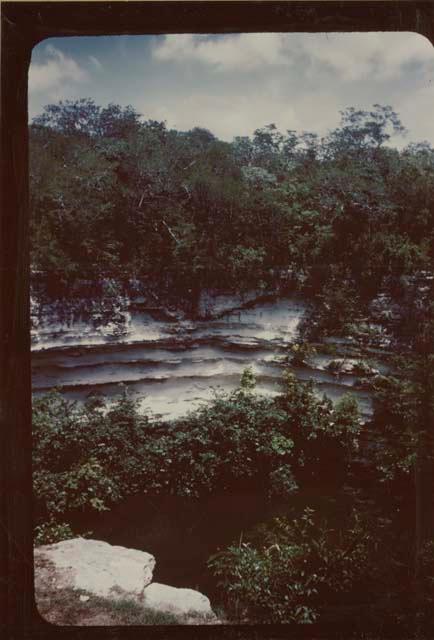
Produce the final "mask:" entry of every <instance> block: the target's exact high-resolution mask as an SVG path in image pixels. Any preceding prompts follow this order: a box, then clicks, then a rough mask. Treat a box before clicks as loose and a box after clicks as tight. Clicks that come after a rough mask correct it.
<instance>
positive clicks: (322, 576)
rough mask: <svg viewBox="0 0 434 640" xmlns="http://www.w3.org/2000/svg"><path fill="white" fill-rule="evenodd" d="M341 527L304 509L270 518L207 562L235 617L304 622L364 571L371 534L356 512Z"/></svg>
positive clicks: (367, 559) (365, 572)
mask: <svg viewBox="0 0 434 640" xmlns="http://www.w3.org/2000/svg"><path fill="white" fill-rule="evenodd" d="M346 525H347V526H346V527H345V528H340V529H338V530H336V529H334V528H329V526H328V525H327V523H326V522H321V521H319V520H318V518H316V517H315V513H314V511H313V510H312V509H309V508H306V509H305V510H304V512H303V514H302V515H301V517H300V518H298V519H294V520H292V521H290V520H288V519H286V518H276V519H274V520H273V522H272V523H271V524H270V525H264V526H262V527H261V528H260V529H258V530H257V531H256V533H255V534H254V535H253V536H252V540H251V541H248V542H240V543H239V544H238V545H236V546H230V547H228V548H227V549H226V550H225V551H223V552H220V553H218V554H216V555H214V556H212V557H211V558H210V560H209V562H208V564H209V567H210V568H211V570H212V571H213V573H214V575H215V576H216V577H217V578H218V585H219V587H220V589H221V590H222V592H223V598H224V602H225V606H226V609H227V612H228V614H229V616H230V617H231V618H232V619H234V620H236V621H237V622H243V621H246V620H248V621H249V622H260V623H261V622H262V623H263V622H266V623H289V622H297V623H300V622H301V623H310V622H314V621H315V620H316V619H317V618H318V617H319V615H320V613H321V611H322V610H323V608H324V607H325V606H326V605H327V604H329V603H330V602H333V599H334V597H335V594H337V593H340V592H346V591H349V590H350V589H351V588H353V587H354V585H355V584H356V583H357V582H358V581H360V580H361V579H362V578H363V577H364V576H366V575H369V571H370V544H371V535H370V533H369V530H368V528H367V527H366V525H365V524H364V523H363V521H362V520H361V518H360V517H359V516H357V514H355V513H354V514H352V516H351V518H350V519H349V521H348V522H347V523H346Z"/></svg>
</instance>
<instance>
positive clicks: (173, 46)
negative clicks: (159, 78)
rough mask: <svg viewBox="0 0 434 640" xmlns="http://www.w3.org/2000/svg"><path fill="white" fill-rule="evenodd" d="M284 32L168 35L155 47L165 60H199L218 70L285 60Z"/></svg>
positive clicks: (156, 52) (249, 67)
mask: <svg viewBox="0 0 434 640" xmlns="http://www.w3.org/2000/svg"><path fill="white" fill-rule="evenodd" d="M281 45H282V36H281V34H278V33H260V34H255V33H243V34H239V35H229V36H227V35H225V36H219V37H209V36H206V37H204V36H197V35H190V34H183V35H176V36H166V38H165V39H164V40H163V42H161V43H158V44H157V45H156V46H155V47H154V50H153V55H154V58H156V59H157V60H162V61H177V62H189V61H197V62H202V63H204V64H209V65H212V66H213V67H214V68H215V69H216V70H228V69H234V70H239V71H242V70H251V69H254V68H257V67H263V66H265V65H270V64H271V65H276V64H285V63H286V58H285V57H284V56H282V50H281V49H282V46H281Z"/></svg>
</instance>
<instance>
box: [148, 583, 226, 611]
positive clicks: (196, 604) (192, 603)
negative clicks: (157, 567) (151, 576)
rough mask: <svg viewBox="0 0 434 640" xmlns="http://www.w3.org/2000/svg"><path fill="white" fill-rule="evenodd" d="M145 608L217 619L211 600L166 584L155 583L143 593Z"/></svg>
mask: <svg viewBox="0 0 434 640" xmlns="http://www.w3.org/2000/svg"><path fill="white" fill-rule="evenodd" d="M143 595H144V597H145V606H146V607H149V608H150V609H154V610H156V611H161V612H168V613H173V614H175V615H177V616H186V617H189V616H191V617H201V618H203V619H209V620H212V619H213V618H214V619H215V614H214V612H213V610H212V609H211V604H210V601H209V599H208V598H207V597H206V596H204V595H203V594H202V593H199V591H194V590H193V589H178V588H176V587H169V586H167V585H166V584H158V582H153V583H152V584H150V585H149V586H148V587H146V589H145V590H144V593H143Z"/></svg>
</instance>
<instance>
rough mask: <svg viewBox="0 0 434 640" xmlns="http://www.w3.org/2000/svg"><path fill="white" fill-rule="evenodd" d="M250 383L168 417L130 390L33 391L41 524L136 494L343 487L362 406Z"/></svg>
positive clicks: (297, 386)
mask: <svg viewBox="0 0 434 640" xmlns="http://www.w3.org/2000/svg"><path fill="white" fill-rule="evenodd" d="M254 384H255V383H254V376H253V374H252V372H251V371H250V370H248V369H247V370H246V371H245V372H244V373H243V376H242V380H241V385H240V388H239V389H237V390H236V391H234V392H232V393H230V394H226V395H225V394H221V395H217V396H216V398H215V399H214V400H213V401H212V402H211V403H210V404H208V405H204V406H203V407H201V408H199V409H198V410H197V411H195V412H193V413H191V414H189V415H188V416H187V417H185V418H181V419H179V420H178V421H176V422H174V423H169V424H165V423H160V422H158V421H157V420H153V421H151V420H149V418H147V417H146V416H143V415H141V414H140V413H139V412H138V410H137V407H136V405H135V403H134V402H133V401H132V400H131V399H130V398H129V397H128V396H127V395H124V396H122V397H120V398H119V399H118V400H117V401H116V402H115V403H114V404H111V405H108V406H107V405H105V404H104V403H103V402H102V401H101V400H98V399H96V398H93V399H92V398H91V399H90V400H89V401H88V402H87V403H86V404H85V405H84V406H80V405H78V404H74V403H71V402H68V401H66V400H64V399H63V398H62V396H61V395H60V394H58V393H56V392H53V393H51V394H48V395H47V396H44V397H42V398H38V399H36V400H35V402H34V410H33V436H34V472H33V480H34V493H35V499H36V507H37V516H38V522H37V524H38V525H41V524H42V523H44V522H45V523H46V522H48V523H50V525H51V524H56V523H57V524H61V523H63V522H65V521H68V519H69V518H71V517H74V514H78V513H82V512H84V513H91V512H99V511H104V510H106V509H109V508H110V507H111V506H112V505H113V504H115V503H117V502H119V501H120V500H122V499H123V498H124V497H125V496H127V495H132V494H137V493H147V494H150V495H153V494H154V495H155V494H166V495H169V494H172V495H178V496H187V497H192V498H199V497H203V496H206V495H209V494H212V493H213V492H215V491H217V490H218V491H220V492H221V491H228V492H231V491H235V490H238V489H242V490H245V489H250V490H257V491H258V492H261V493H263V494H265V495H268V496H270V497H271V496H288V495H291V494H293V493H294V492H295V491H296V490H297V487H298V486H299V485H300V483H303V482H312V481H313V482H317V481H319V482H322V483H324V486H328V484H330V482H334V483H335V484H336V483H338V485H340V483H342V482H343V481H344V479H345V478H346V477H347V474H348V472H349V470H350V461H351V452H353V451H355V450H356V448H357V434H358V412H357V407H356V405H355V404H354V403H352V402H351V401H349V400H348V401H345V402H344V401H341V403H338V405H336V407H335V408H333V406H332V404H331V403H330V402H329V401H327V400H325V399H323V400H317V399H316V398H315V395H314V393H313V389H312V387H310V386H305V385H303V384H302V383H299V382H297V381H296V379H295V378H292V377H290V376H288V377H287V378H286V382H285V387H284V390H283V393H282V395H280V396H278V397H277V398H275V399H271V398H264V397H262V396H259V395H256V394H255V392H254ZM321 452H322V453H321ZM321 458H322V460H321ZM329 458H330V460H333V461H334V462H333V464H334V469H333V474H330V472H329V470H328V469H327V468H326V467H325V466H324V463H325V462H326V459H327V460H328V459H329Z"/></svg>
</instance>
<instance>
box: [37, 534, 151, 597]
mask: <svg viewBox="0 0 434 640" xmlns="http://www.w3.org/2000/svg"><path fill="white" fill-rule="evenodd" d="M38 556H43V558H44V559H45V560H48V561H49V562H50V563H52V565H54V567H55V576H54V579H55V581H56V585H57V588H59V589H60V588H72V589H82V590H83V591H88V592H89V593H93V594H94V595H97V596H102V597H108V596H112V595H116V594H118V595H120V594H125V593H127V594H131V595H134V596H140V595H141V594H142V593H143V590H144V588H145V587H146V586H147V585H148V584H149V583H150V582H151V580H152V573H153V571H154V567H155V558H154V556H151V554H150V553H145V552H144V551H137V550H136V549H126V548H125V547H117V546H112V545H110V544H108V543H107V542H101V541H99V540H87V539H85V538H74V539H73V540H65V541H64V542H58V543H56V544H50V545H46V546H42V547H38V548H37V549H35V559H37V557H38Z"/></svg>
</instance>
